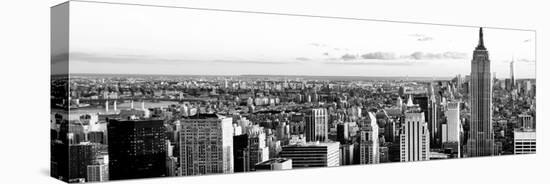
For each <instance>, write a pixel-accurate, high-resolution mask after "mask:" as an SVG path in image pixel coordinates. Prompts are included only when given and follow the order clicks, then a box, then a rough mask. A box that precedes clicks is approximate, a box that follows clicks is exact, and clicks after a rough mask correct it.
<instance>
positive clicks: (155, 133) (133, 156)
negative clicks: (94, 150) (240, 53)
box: [107, 119, 166, 180]
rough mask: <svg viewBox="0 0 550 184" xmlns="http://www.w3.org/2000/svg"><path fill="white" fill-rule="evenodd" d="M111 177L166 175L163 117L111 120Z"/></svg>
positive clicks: (118, 178)
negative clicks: (155, 118)
mask: <svg viewBox="0 0 550 184" xmlns="http://www.w3.org/2000/svg"><path fill="white" fill-rule="evenodd" d="M108 122H109V123H108V125H107V129H108V134H107V137H108V140H109V148H108V149H109V180H120V179H133V178H149V177H159V176H166V144H165V143H166V137H165V136H166V128H165V127H164V121H163V120H117V119H110V120H108Z"/></svg>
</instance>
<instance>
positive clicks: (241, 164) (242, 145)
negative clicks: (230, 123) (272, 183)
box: [233, 134, 250, 172]
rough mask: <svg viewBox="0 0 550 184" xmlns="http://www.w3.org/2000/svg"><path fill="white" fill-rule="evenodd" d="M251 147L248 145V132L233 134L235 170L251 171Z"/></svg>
mask: <svg viewBox="0 0 550 184" xmlns="http://www.w3.org/2000/svg"><path fill="white" fill-rule="evenodd" d="M249 150H250V148H249V146H248V134H242V135H237V136H233V167H234V169H233V171H234V172H248V171H250V163H249V162H250V156H249V154H250V152H249Z"/></svg>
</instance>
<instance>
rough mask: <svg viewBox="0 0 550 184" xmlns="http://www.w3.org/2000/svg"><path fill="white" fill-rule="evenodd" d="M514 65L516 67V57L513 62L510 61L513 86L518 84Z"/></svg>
mask: <svg viewBox="0 0 550 184" xmlns="http://www.w3.org/2000/svg"><path fill="white" fill-rule="evenodd" d="M514 67H515V63H514V59H512V62H510V80H511V85H512V88H514V87H515V86H516V77H515V74H516V73H515V71H514Z"/></svg>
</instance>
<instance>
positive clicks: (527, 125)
mask: <svg viewBox="0 0 550 184" xmlns="http://www.w3.org/2000/svg"><path fill="white" fill-rule="evenodd" d="M518 118H519V127H520V128H523V129H534V128H535V125H534V122H533V116H531V115H528V114H520V115H518Z"/></svg>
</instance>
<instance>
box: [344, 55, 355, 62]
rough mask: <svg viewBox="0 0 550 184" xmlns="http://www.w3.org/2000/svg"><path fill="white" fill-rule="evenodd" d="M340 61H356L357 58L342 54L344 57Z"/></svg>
mask: <svg viewBox="0 0 550 184" xmlns="http://www.w3.org/2000/svg"><path fill="white" fill-rule="evenodd" d="M341 59H342V60H344V61H347V60H355V59H357V56H355V55H351V54H344V55H343V56H342V57H341Z"/></svg>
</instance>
